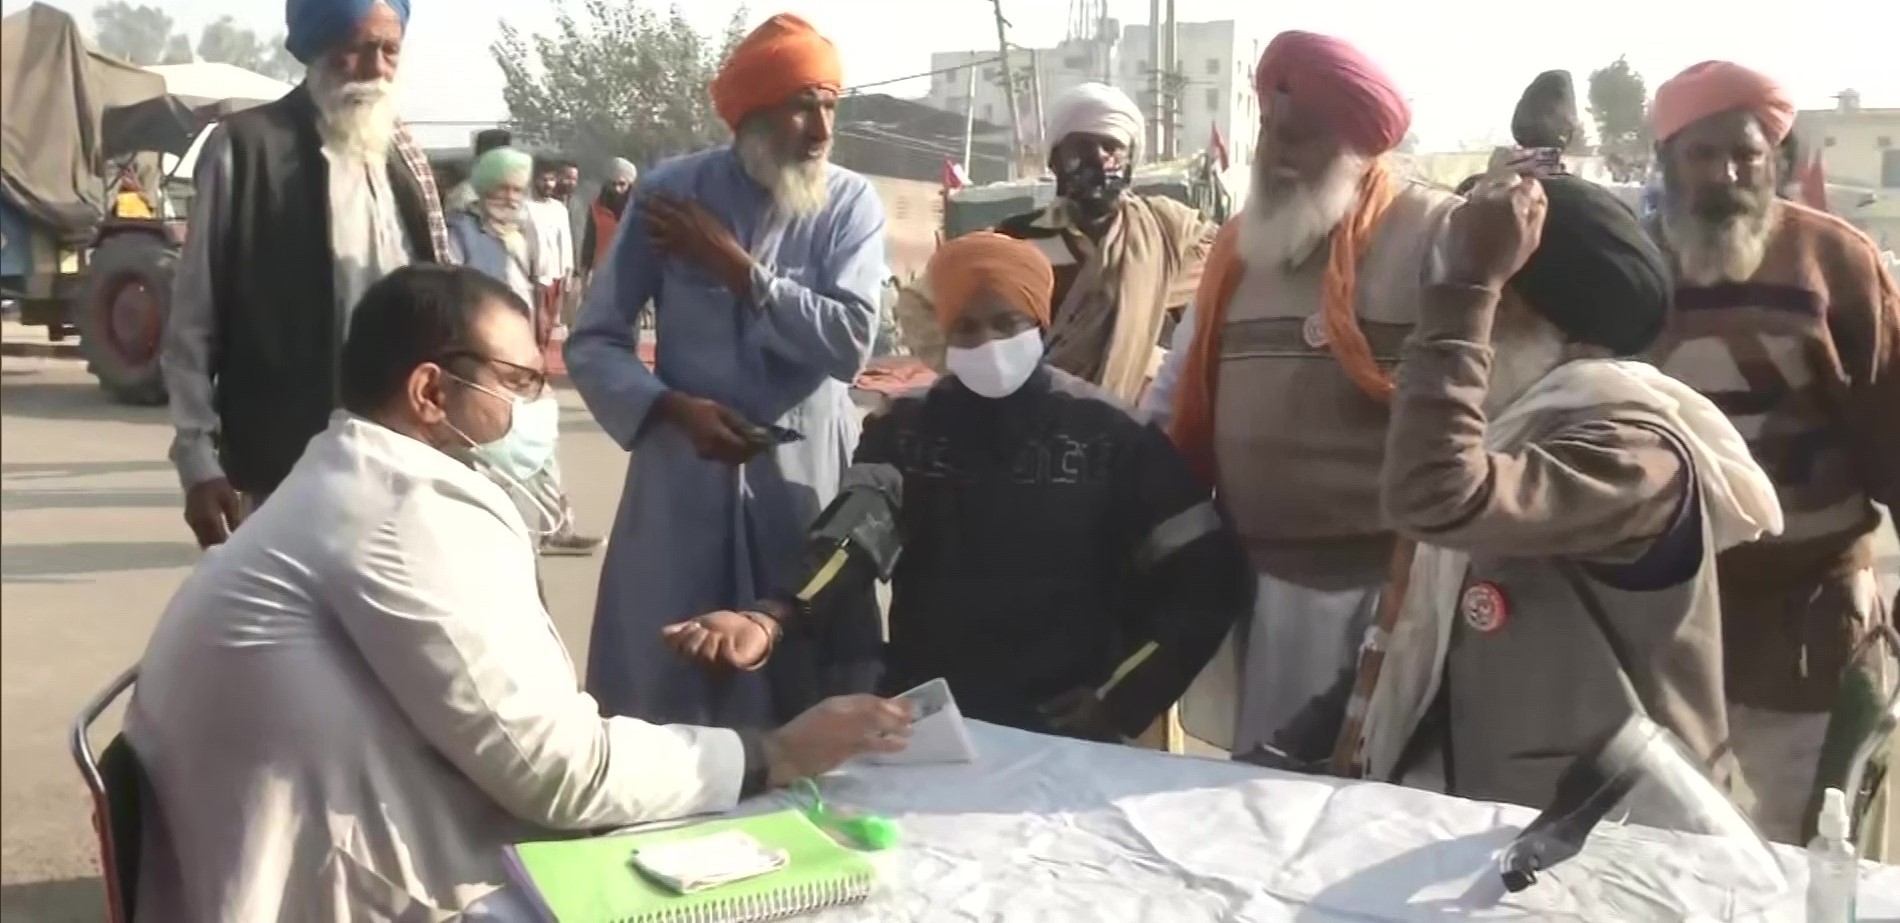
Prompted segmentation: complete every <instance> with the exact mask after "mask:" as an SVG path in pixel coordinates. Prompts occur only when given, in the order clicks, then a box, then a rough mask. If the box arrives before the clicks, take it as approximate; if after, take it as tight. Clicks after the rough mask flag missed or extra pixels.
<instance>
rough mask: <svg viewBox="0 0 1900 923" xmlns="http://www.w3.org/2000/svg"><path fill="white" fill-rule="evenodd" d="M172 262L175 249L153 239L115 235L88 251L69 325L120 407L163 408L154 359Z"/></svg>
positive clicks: (169, 294) (175, 257)
mask: <svg viewBox="0 0 1900 923" xmlns="http://www.w3.org/2000/svg"><path fill="white" fill-rule="evenodd" d="M177 263H178V250H177V248H175V247H173V246H171V244H169V243H168V242H166V241H165V240H164V239H162V238H160V237H159V236H157V235H154V234H118V235H115V236H112V237H108V238H106V239H105V240H104V241H102V242H101V243H100V244H99V246H98V248H97V249H95V250H94V251H93V252H92V261H91V263H90V264H89V265H88V266H87V267H86V286H85V290H84V294H83V295H82V296H81V298H80V302H79V304H78V305H77V306H76V307H77V310H75V311H74V312H73V315H74V326H77V327H78V328H79V349H80V352H81V353H82V354H83V355H84V356H85V357H86V363H87V365H88V366H89V368H90V370H91V371H92V374H93V376H94V377H96V378H98V379H99V386H100V387H101V388H104V389H105V390H106V393H108V394H110V395H112V397H113V398H114V399H115V400H118V401H120V402H121V403H126V404H136V405H139V406H155V405H158V404H163V403H165V381H164V379H163V378H162V377H161V376H160V373H159V365H158V356H159V352H160V349H161V347H162V345H163V344H164V339H165V317H166V315H167V314H168V313H169V311H170V307H171V297H172V271H173V269H174V267H176V265H177Z"/></svg>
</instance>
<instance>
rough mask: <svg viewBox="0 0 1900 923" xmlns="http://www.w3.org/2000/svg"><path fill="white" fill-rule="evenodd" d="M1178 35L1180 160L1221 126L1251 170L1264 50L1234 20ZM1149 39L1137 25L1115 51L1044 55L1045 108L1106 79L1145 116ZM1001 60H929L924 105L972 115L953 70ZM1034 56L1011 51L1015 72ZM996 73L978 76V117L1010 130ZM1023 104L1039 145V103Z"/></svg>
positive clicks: (961, 78)
mask: <svg viewBox="0 0 1900 923" xmlns="http://www.w3.org/2000/svg"><path fill="white" fill-rule="evenodd" d="M1178 28H1179V33H1178V34H1179V36H1180V47H1179V49H1178V54H1179V60H1180V66H1181V72H1182V76H1183V77H1184V78H1185V79H1186V81H1187V85H1186V87H1185V88H1184V90H1183V92H1182V95H1181V101H1180V113H1179V115H1180V121H1181V124H1180V141H1179V146H1180V151H1181V153H1183V154H1189V153H1193V152H1195V151H1199V150H1202V149H1204V148H1206V147H1207V145H1208V139H1209V138H1210V137H1211V134H1212V129H1213V128H1214V126H1215V125H1219V126H1220V130H1221V137H1222V138H1223V139H1225V140H1226V142H1227V150H1228V154H1229V156H1230V157H1231V159H1232V161H1233V162H1234V163H1246V162H1247V161H1248V159H1249V158H1251V156H1252V154H1253V143H1254V136H1255V134H1256V133H1257V125H1258V124H1259V119H1260V108H1259V103H1258V101H1257V100H1256V99H1255V98H1254V92H1253V80H1252V75H1253V66H1254V63H1255V62H1256V61H1258V60H1259V57H1260V51H1261V49H1262V48H1264V47H1265V46H1264V45H1263V43H1261V42H1260V41H1258V40H1256V39H1253V38H1251V37H1249V36H1247V35H1244V34H1243V32H1242V30H1241V29H1240V27H1239V26H1237V25H1236V24H1235V23H1234V22H1233V21H1232V20H1221V21H1216V22H1184V23H1181V24H1180V25H1179V27H1178ZM1149 35H1150V32H1149V27H1148V26H1146V25H1131V26H1128V27H1126V28H1124V29H1123V30H1122V33H1121V36H1120V40H1119V41H1118V42H1116V43H1115V44H1114V45H1113V46H1112V47H1105V46H1104V45H1103V44H1102V43H1098V42H1093V41H1065V42H1063V43H1062V44H1060V45H1057V46H1056V47H1054V48H1045V49H1041V51H1040V53H1039V54H1038V55H1036V56H1035V57H1036V62H1037V66H1038V71H1039V74H1040V76H1041V87H1042V98H1043V102H1044V107H1045V109H1046V108H1047V107H1048V106H1049V104H1051V103H1053V102H1054V101H1055V99H1056V97H1057V96H1060V95H1061V94H1062V93H1063V92H1064V91H1066V90H1068V89H1070V88H1072V87H1074V86H1075V85H1077V84H1079V83H1086V82H1090V81H1103V80H1104V78H1105V77H1107V78H1108V80H1107V82H1110V83H1113V84H1114V85H1115V86H1117V87H1119V88H1120V89H1121V90H1122V91H1123V92H1125V93H1127V94H1128V95H1129V96H1130V97H1131V98H1133V99H1134V100H1135V101H1136V102H1137V103H1139V104H1141V105H1142V106H1143V107H1144V111H1145V110H1146V108H1147V106H1148V102H1147V101H1148V99H1149V98H1150V96H1151V94H1152V85H1151V78H1150V75H1149V71H1150V70H1152V69H1153V65H1152V63H1151V61H1152V56H1151V55H1150V54H1149V50H1150V49H1149V45H1148V42H1149ZM996 56H997V54H996V51H995V50H994V49H978V50H973V51H951V52H941V53H938V54H933V55H931V56H930V69H931V70H933V71H939V72H940V73H938V74H936V75H935V76H933V77H932V78H931V84H930V92H929V93H928V94H927V95H926V97H925V99H924V101H925V102H926V103H927V104H928V105H931V106H934V107H936V108H938V109H943V110H946V111H949V112H965V111H967V107H968V106H969V100H970V97H969V85H968V79H969V77H968V72H967V71H962V70H947V69H949V68H958V67H962V66H963V65H965V64H968V63H970V62H972V61H985V60H989V59H992V58H995V57H996ZM1031 57H1032V55H1031V52H1030V51H1029V50H1027V49H1012V50H1011V54H1010V61H1011V66H1012V67H1014V68H1016V69H1017V70H1019V71H1022V72H1025V73H1026V72H1027V71H1028V70H1029V67H1030V62H1031ZM998 71H999V65H998V64H995V63H991V64H985V65H983V66H982V67H981V68H980V69H979V70H978V73H977V81H976V117H977V118H979V119H984V120H987V121H991V122H995V123H996V124H999V125H1007V124H1008V123H1009V106H1008V104H1007V103H1006V102H1005V100H1004V93H1003V87H1002V84H1001V83H1000V75H999V73H998ZM1018 104H1019V105H1020V106H1021V107H1022V113H1023V137H1024V140H1025V142H1026V143H1028V144H1031V145H1035V144H1037V143H1038V137H1039V133H1038V131H1037V126H1036V124H1035V109H1034V105H1033V97H1032V96H1027V95H1025V96H1024V97H1023V98H1020V99H1019V100H1018ZM1046 115H1047V113H1046V112H1045V116H1046ZM1050 140H1053V139H1047V138H1043V142H1044V143H1045V144H1046V143H1047V142H1048V141H1050Z"/></svg>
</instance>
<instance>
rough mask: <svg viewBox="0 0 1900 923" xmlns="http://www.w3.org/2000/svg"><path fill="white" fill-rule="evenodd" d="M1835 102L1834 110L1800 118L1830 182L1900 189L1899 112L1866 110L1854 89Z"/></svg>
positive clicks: (1797, 123) (1805, 138) (1804, 135)
mask: <svg viewBox="0 0 1900 923" xmlns="http://www.w3.org/2000/svg"><path fill="white" fill-rule="evenodd" d="M1836 98H1837V99H1839V100H1840V104H1839V105H1837V106H1835V107H1834V108H1832V109H1810V110H1805V111H1803V112H1801V113H1800V114H1799V115H1798V116H1797V117H1796V118H1795V131H1796V132H1797V133H1799V135H1800V137H1801V141H1802V143H1803V146H1805V147H1807V148H1808V149H1809V150H1812V151H1819V152H1820V154H1821V164H1822V166H1823V167H1824V168H1825V169H1826V170H1827V180H1828V182H1830V183H1839V184H1841V185H1844V186H1858V187H1862V188H1867V189H1892V190H1900V109H1864V108H1862V107H1861V105H1860V94H1858V93H1856V92H1854V91H1853V90H1847V91H1844V92H1842V93H1841V94H1840V96H1838V97H1836Z"/></svg>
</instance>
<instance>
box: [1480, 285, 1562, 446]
mask: <svg viewBox="0 0 1900 923" xmlns="http://www.w3.org/2000/svg"><path fill="white" fill-rule="evenodd" d="M1564 347H1565V341H1564V335H1563V332H1562V331H1560V330H1558V329H1557V327H1556V325H1555V324H1552V323H1551V322H1550V321H1547V320H1545V319H1544V318H1543V317H1542V316H1540V315H1538V314H1535V313H1533V312H1532V311H1531V309H1530V308H1528V307H1525V306H1523V305H1521V304H1520V305H1508V306H1507V305H1499V306H1498V313H1497V317H1496V318H1495V320H1494V321H1493V326H1492V328H1491V351H1492V359H1491V383H1490V386H1489V387H1488V388H1487V389H1486V390H1485V393H1484V415H1485V416H1486V417H1488V418H1491V419H1496V418H1497V415H1498V414H1500V413H1503V412H1504V409H1505V408H1507V407H1509V406H1511V403H1512V402H1513V401H1516V400H1517V399H1518V398H1519V397H1521V396H1523V394H1524V392H1525V391H1528V390H1530V387H1531V386H1532V385H1534V384H1537V382H1538V381H1540V380H1542V379H1543V377H1544V376H1545V375H1548V374H1550V372H1551V370H1552V369H1554V368H1556V367H1557V366H1559V365H1561V364H1563V361H1564Z"/></svg>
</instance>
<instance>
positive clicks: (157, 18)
mask: <svg viewBox="0 0 1900 923" xmlns="http://www.w3.org/2000/svg"><path fill="white" fill-rule="evenodd" d="M92 25H93V29H94V30H95V31H96V32H97V33H98V40H99V48H100V50H102V51H104V52H105V53H106V54H109V55H112V56H113V57H116V58H124V59H125V60H127V61H130V62H132V63H133V64H139V65H145V64H156V63H158V61H159V59H160V58H163V57H166V56H167V55H166V51H167V45H166V43H167V40H168V39H170V37H171V34H172V18H171V15H170V14H168V13H166V12H165V11H164V10H163V9H161V8H159V7H156V6H133V5H132V4H130V3H127V2H125V0H112V2H111V3H102V4H100V5H99V7H98V8H97V9H94V10H93V11H92Z"/></svg>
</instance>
